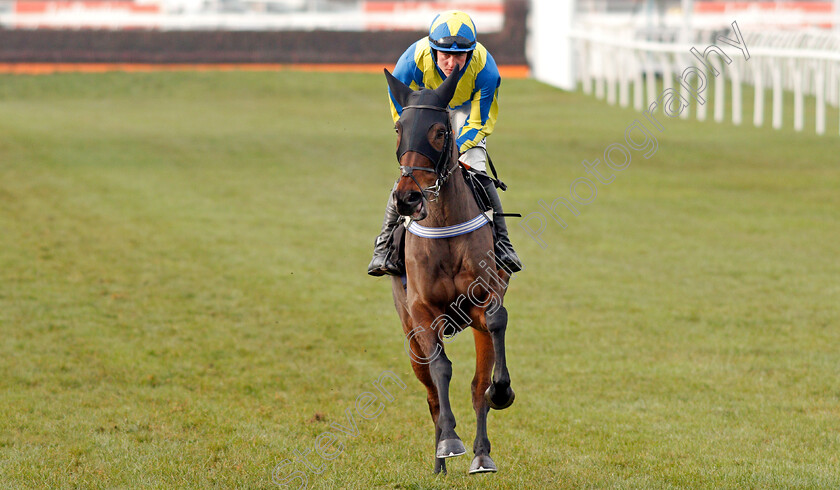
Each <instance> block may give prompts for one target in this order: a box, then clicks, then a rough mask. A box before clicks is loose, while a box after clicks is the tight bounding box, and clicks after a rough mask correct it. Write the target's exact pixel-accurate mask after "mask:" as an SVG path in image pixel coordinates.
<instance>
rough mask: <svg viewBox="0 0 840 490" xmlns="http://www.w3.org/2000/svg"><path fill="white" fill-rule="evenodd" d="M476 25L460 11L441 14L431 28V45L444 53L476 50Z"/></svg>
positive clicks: (448, 11)
mask: <svg viewBox="0 0 840 490" xmlns="http://www.w3.org/2000/svg"><path fill="white" fill-rule="evenodd" d="M475 34H476V33H475V23H473V21H472V19H471V18H470V16H469V15H467V14H465V13H464V12H461V11H459V10H447V11H446V12H441V13H440V14H438V15H437V17H435V20H433V21H432V25H431V27H429V44H430V45H431V47H432V49H436V50H438V51H443V52H449V53H452V52H467V51H472V50H474V49H475V37H476V36H475Z"/></svg>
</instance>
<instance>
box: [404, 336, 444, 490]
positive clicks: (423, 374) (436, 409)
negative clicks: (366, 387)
mask: <svg viewBox="0 0 840 490" xmlns="http://www.w3.org/2000/svg"><path fill="white" fill-rule="evenodd" d="M410 342H411V344H410V346H411V349H412V351H413V352H421V349H420V345H419V344H418V343H417V341H416V340H415V339H414V338H412V339H411V341H410ZM411 368H412V369H413V370H414V375H415V376H417V379H418V380H420V382H421V383H423V386H425V387H426V392H427V396H426V401H427V402H428V403H429V413H430V414H431V416H432V422H433V423H434V424H435V450H437V445H438V442H440V426H439V425H438V415H439V414H440V400H439V399H438V394H437V388H436V387H435V383H434V382H433V381H432V376H431V374H430V373H429V365H428V364H426V363H423V362H418V361H417V360H415V359H414V358H412V359H411ZM435 473H443V474H444V475H445V474H446V460H445V459H443V458H438V457H435Z"/></svg>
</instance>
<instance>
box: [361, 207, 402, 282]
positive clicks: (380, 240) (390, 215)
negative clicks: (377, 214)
mask: <svg viewBox="0 0 840 490" xmlns="http://www.w3.org/2000/svg"><path fill="white" fill-rule="evenodd" d="M399 218H400V213H399V212H397V205H396V203H395V202H394V195H393V191H391V194H389V196H388V206H387V207H386V208H385V219H384V220H382V231H380V232H379V236H378V237H376V240H374V242H373V259H372V260H371V261H370V265H368V274H370V275H371V276H383V275H385V274H388V275H390V276H401V275H402V274H403V270H402V268H401V267H400V266H399V265H398V264H397V263H396V262H398V261H397V260H396V259H393V260H392V258H391V256H392V255H393V254H394V250H393V243H394V239H393V238H394V230H395V229H396V228H397V226H398V224H399Z"/></svg>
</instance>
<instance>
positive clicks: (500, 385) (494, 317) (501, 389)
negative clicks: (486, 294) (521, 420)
mask: <svg viewBox="0 0 840 490" xmlns="http://www.w3.org/2000/svg"><path fill="white" fill-rule="evenodd" d="M485 318H486V321H487V329H488V330H489V331H490V336H491V337H492V338H493V351H494V352H495V366H494V367H493V384H491V385H490V387H489V388H487V391H486V392H485V394H484V396H485V398H486V399H487V403H489V404H490V408H493V409H495V410H502V409H505V408H507V407H509V406H511V404H513V399H514V398H515V397H516V394H515V393H514V392H513V389H512V388H511V387H510V373H508V368H507V361H506V360H505V329H507V310H506V309H505V307H504V306H500V307H499V308H498V309H497V310H495V311H493V312H490V311H488V312H487V313H486V314H485Z"/></svg>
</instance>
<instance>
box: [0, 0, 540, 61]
mask: <svg viewBox="0 0 840 490" xmlns="http://www.w3.org/2000/svg"><path fill="white" fill-rule="evenodd" d="M527 12H528V4H527V0H507V1H506V2H505V23H504V26H503V28H502V31H501V32H497V33H489V34H485V35H482V34H481V32H480V31H479V40H480V41H481V42H482V44H484V45H485V46H487V48H488V49H489V50H490V52H491V53H492V54H493V56H494V57H495V59H496V62H497V63H498V64H504V65H524V64H527V62H526V60H525V32H526V28H525V22H526V17H527ZM425 34H426V33H425V32H419V31H418V32H406V31H398V32H391V31H381V32H337V31H255V32H242V31H140V30H129V31H106V30H72V31H71V30H0V62H5V63H14V62H53V63H83V62H84V63H106V62H116V63H386V64H393V63H394V62H395V61H396V60H397V58H398V57H399V56H400V55H401V54H402V52H403V51H404V50H405V48H407V47H408V46H409V45H410V44H411V43H413V42H414V41H416V40H417V39H419V38H420V37H422V36H424V35H425Z"/></svg>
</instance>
